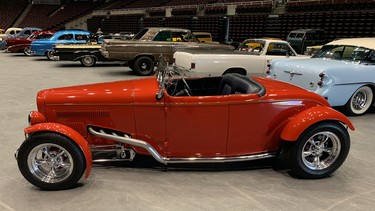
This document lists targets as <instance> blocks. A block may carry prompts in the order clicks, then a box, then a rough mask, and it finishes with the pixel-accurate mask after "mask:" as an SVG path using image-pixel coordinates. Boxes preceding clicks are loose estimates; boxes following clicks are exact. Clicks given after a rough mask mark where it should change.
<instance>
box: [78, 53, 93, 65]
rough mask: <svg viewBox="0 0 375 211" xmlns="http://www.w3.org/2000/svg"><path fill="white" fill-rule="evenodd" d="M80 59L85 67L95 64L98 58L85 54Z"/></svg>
mask: <svg viewBox="0 0 375 211" xmlns="http://www.w3.org/2000/svg"><path fill="white" fill-rule="evenodd" d="M79 61H80V62H81V65H82V66H84V67H93V66H95V63H96V58H95V57H94V56H89V55H85V56H83V57H82V58H81V59H80V60H79Z"/></svg>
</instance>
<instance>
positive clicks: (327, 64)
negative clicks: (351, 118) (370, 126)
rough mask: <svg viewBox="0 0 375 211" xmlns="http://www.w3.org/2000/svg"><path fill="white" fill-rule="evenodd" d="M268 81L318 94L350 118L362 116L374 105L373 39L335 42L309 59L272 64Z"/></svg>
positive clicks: (374, 44) (274, 62)
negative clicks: (271, 80)
mask: <svg viewBox="0 0 375 211" xmlns="http://www.w3.org/2000/svg"><path fill="white" fill-rule="evenodd" d="M267 77H269V78H274V79H277V80H281V81H285V82H289V83H292V84H295V85H297V86H300V87H303V88H305V89H308V90H310V91H313V92H315V93H317V94H320V95H321V96H323V97H324V98H326V99H327V100H328V102H329V103H330V104H331V106H345V109H346V112H347V113H348V114H349V115H361V114H364V113H366V111H368V109H369V108H370V107H371V105H373V104H374V92H375V38H351V39H340V40H335V41H332V42H330V43H327V44H326V45H324V46H323V47H322V49H321V50H319V51H318V52H317V53H316V54H315V55H314V56H313V57H312V58H310V59H302V60H289V59H284V60H281V59H279V60H273V61H272V62H271V64H270V69H269V71H268V76H267Z"/></svg>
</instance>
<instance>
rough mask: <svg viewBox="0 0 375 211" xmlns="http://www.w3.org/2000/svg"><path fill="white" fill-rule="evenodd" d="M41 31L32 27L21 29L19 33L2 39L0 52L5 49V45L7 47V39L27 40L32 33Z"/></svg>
mask: <svg viewBox="0 0 375 211" xmlns="http://www.w3.org/2000/svg"><path fill="white" fill-rule="evenodd" d="M41 30H42V29H40V28H34V27H26V28H23V29H22V30H21V31H20V32H18V33H17V34H14V35H9V36H8V37H7V38H4V39H3V40H2V41H1V42H0V50H4V49H5V48H6V45H7V40H8V39H9V38H27V37H29V36H30V35H31V34H32V33H33V32H36V31H41Z"/></svg>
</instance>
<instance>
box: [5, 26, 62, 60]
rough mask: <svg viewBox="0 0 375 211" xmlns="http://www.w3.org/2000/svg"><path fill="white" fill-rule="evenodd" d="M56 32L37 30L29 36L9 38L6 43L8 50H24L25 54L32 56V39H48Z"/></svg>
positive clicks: (14, 51) (16, 51) (15, 51)
mask: <svg viewBox="0 0 375 211" xmlns="http://www.w3.org/2000/svg"><path fill="white" fill-rule="evenodd" d="M54 33H55V32H54V31H36V32H33V33H32V34H31V35H30V36H29V37H27V38H18V37H17V38H8V39H7V44H6V46H7V51H8V52H12V53H19V52H23V53H24V54H25V55H27V56H30V54H31V47H30V44H31V42H32V41H34V40H39V39H48V38H50V37H52V35H53V34H54Z"/></svg>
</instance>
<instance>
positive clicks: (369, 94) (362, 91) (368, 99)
mask: <svg viewBox="0 0 375 211" xmlns="http://www.w3.org/2000/svg"><path fill="white" fill-rule="evenodd" d="M373 98H374V94H373V91H372V89H371V88H370V87H368V86H362V87H360V88H359V89H357V90H356V91H355V92H354V93H353V95H352V96H351V97H350V99H349V101H348V102H347V103H346V105H345V107H346V112H347V113H348V114H349V115H362V114H365V113H366V112H367V111H368V110H369V108H370V107H371V105H372V103H373Z"/></svg>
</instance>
